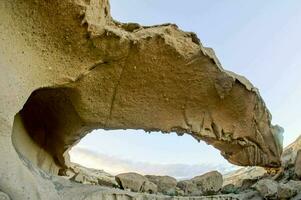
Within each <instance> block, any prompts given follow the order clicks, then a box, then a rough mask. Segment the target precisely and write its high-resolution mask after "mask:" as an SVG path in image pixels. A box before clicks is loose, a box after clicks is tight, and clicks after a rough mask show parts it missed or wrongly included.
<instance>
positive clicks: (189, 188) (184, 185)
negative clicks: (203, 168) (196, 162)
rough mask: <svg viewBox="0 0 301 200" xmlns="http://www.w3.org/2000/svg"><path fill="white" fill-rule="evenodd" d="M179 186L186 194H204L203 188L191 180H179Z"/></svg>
mask: <svg viewBox="0 0 301 200" xmlns="http://www.w3.org/2000/svg"><path fill="white" fill-rule="evenodd" d="M177 187H178V188H180V189H181V190H183V192H184V195H186V196H200V195H202V190H201V189H199V188H198V187H197V185H196V184H195V183H193V182H192V181H191V180H184V181H179V182H178V184H177Z"/></svg>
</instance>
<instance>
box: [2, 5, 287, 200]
mask: <svg viewBox="0 0 301 200" xmlns="http://www.w3.org/2000/svg"><path fill="white" fill-rule="evenodd" d="M0 16H1V23H0V44H1V50H0V67H1V73H0V83H1V84H0V122H1V123H0V156H1V159H2V160H1V164H0V177H1V178H0V188H1V190H2V191H3V192H5V193H7V194H8V195H9V196H10V197H11V198H12V199H26V198H30V199H82V197H83V195H86V193H89V190H91V189H89V187H86V186H82V187H84V189H83V190H82V191H85V192H86V193H85V192H79V191H77V190H76V187H79V186H77V185H76V186H74V187H72V184H73V183H70V182H68V181H65V180H64V179H60V178H58V177H54V176H51V175H49V174H48V173H52V174H56V173H59V171H60V170H61V169H63V168H67V167H68V166H69V163H68V162H69V158H68V151H69V149H70V148H71V147H72V146H73V145H75V144H76V143H77V142H78V141H79V140H80V139H81V138H82V137H84V136H85V135H86V134H87V133H88V132H89V131H91V130H93V129H96V128H103V129H127V128H131V129H144V130H146V131H157V130H160V131H162V132H164V133H169V132H177V133H178V134H179V135H182V134H190V135H192V136H193V137H194V138H195V139H197V140H204V141H206V142H207V143H208V144H210V145H213V146H214V147H216V148H217V149H219V150H220V151H221V154H222V155H223V156H224V157H225V158H226V159H227V160H228V161H229V162H231V163H233V164H236V165H243V166H247V165H257V166H265V167H278V166H279V165H280V154H281V152H282V145H281V143H282V142H281V128H279V127H278V126H273V125H272V124H271V115H270V114H269V111H268V110H267V108H266V106H265V104H264V102H263V100H262V98H261V97H260V95H259V93H258V91H257V89H256V88H254V87H253V86H252V84H251V83H249V81H247V80H246V79H245V78H244V77H241V76H239V75H236V74H234V73H232V72H229V71H226V70H224V69H223V68H222V67H221V65H220V63H219V61H218V59H217V58H216V57H215V55H214V52H213V50H212V49H210V48H206V47H203V46H202V44H201V43H200V41H199V39H198V38H197V37H196V35H195V34H194V33H190V32H183V31H181V30H179V29H178V27H177V26H176V25H174V24H164V25H158V26H150V27H146V26H142V25H139V24H135V23H128V24H123V23H120V22H116V21H114V20H113V19H112V18H111V16H110V9H109V3H108V1H107V0H88V1H81V0H71V1H65V0H64V1H61V0H60V1H59V0H54V1H42V0H28V1H23V0H8V1H1V2H0ZM41 169H42V170H43V171H41ZM46 172H48V173H46ZM16 183H17V185H16ZM112 193H114V191H106V194H112ZM117 196H118V195H117ZM121 196H122V195H121ZM120 198H121V197H120Z"/></svg>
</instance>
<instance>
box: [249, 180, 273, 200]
mask: <svg viewBox="0 0 301 200" xmlns="http://www.w3.org/2000/svg"><path fill="white" fill-rule="evenodd" d="M252 187H253V188H254V189H256V190H257V191H258V192H259V193H260V195H261V196H262V197H264V198H266V199H276V197H277V191H278V183H277V182H276V181H274V180H271V179H261V180H260V181H258V182H257V183H256V184H254V185H253V186H252Z"/></svg>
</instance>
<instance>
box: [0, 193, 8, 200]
mask: <svg viewBox="0 0 301 200" xmlns="http://www.w3.org/2000/svg"><path fill="white" fill-rule="evenodd" d="M0 200H10V198H9V196H8V195H7V194H5V193H4V192H1V191H0Z"/></svg>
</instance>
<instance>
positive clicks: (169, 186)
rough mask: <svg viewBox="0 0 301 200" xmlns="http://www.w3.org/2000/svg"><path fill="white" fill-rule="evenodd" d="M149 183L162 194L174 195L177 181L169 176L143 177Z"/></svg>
mask: <svg viewBox="0 0 301 200" xmlns="http://www.w3.org/2000/svg"><path fill="white" fill-rule="evenodd" d="M145 177H146V178H147V179H148V180H149V181H150V182H152V183H154V184H156V185H157V186H158V192H161V193H162V194H168V195H175V194H176V186H177V180H176V179H175V178H173V177H170V176H153V175H146V176H145Z"/></svg>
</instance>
